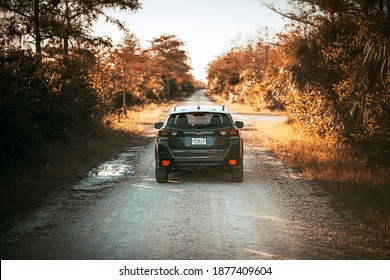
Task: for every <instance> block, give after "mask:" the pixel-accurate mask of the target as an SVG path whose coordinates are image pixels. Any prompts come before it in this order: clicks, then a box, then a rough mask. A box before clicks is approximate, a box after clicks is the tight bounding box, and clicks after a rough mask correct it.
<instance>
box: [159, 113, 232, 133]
mask: <svg viewBox="0 0 390 280" xmlns="http://www.w3.org/2000/svg"><path fill="white" fill-rule="evenodd" d="M167 127H169V128H184V129H185V128H210V129H213V128H230V127H232V121H231V118H230V117H229V116H228V115H226V114H218V113H204V112H194V113H186V114H174V115H171V116H170V117H169V119H168V123H167Z"/></svg>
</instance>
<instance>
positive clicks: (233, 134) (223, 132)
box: [219, 129, 240, 139]
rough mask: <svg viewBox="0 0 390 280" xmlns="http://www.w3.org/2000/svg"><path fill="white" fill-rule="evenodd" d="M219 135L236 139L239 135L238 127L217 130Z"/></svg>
mask: <svg viewBox="0 0 390 280" xmlns="http://www.w3.org/2000/svg"><path fill="white" fill-rule="evenodd" d="M219 134H221V136H226V137H229V139H237V138H238V137H239V136H240V131H239V130H238V129H228V130H219Z"/></svg>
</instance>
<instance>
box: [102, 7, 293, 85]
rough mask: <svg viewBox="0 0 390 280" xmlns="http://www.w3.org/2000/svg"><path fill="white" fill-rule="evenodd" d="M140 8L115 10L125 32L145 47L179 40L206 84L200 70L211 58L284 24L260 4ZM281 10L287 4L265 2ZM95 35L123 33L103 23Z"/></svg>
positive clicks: (118, 36)
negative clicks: (157, 40)
mask: <svg viewBox="0 0 390 280" xmlns="http://www.w3.org/2000/svg"><path fill="white" fill-rule="evenodd" d="M140 2H141V3H142V10H139V11H138V12H135V13H128V12H127V13H124V12H119V11H115V12H113V13H115V14H113V15H115V17H117V18H119V19H120V20H122V21H124V22H125V23H126V26H127V27H128V28H129V29H130V32H131V33H133V34H135V35H136V36H137V38H139V39H140V41H141V45H142V46H143V47H145V48H146V47H148V46H149V45H150V41H151V40H152V39H153V38H156V37H159V36H160V35H166V34H174V35H177V37H178V38H179V39H180V40H182V41H184V42H185V46H184V49H185V50H186V51H187V53H188V55H189V57H190V59H191V66H192V68H193V70H192V73H193V75H194V77H195V78H196V79H199V80H203V81H206V75H207V74H206V67H207V64H208V63H209V62H211V61H212V60H213V59H214V58H215V57H217V56H219V55H221V54H222V53H223V52H225V51H227V50H229V49H230V48H231V46H232V45H233V42H236V41H245V40H246V39H248V38H250V37H252V38H253V37H255V36H256V35H257V34H258V33H259V32H261V33H262V34H265V28H266V27H267V28H268V32H269V33H270V34H272V33H273V34H275V33H277V32H280V31H282V30H283V27H284V25H285V24H287V23H288V22H287V21H286V20H284V19H283V18H282V17H281V16H279V15H277V14H276V13H274V12H272V11H270V10H269V9H268V8H266V7H264V6H262V5H261V1H259V0H140ZM268 2H272V3H275V5H277V6H279V7H282V8H287V0H277V1H275V0H274V1H268ZM95 33H96V34H97V35H102V36H110V37H112V39H113V43H114V44H117V43H119V42H120V41H121V40H122V36H123V33H122V32H121V31H119V30H118V28H117V27H115V26H113V25H110V24H107V23H105V22H104V20H103V19H101V20H99V21H98V23H97V24H96V25H95Z"/></svg>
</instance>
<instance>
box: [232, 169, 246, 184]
mask: <svg viewBox="0 0 390 280" xmlns="http://www.w3.org/2000/svg"><path fill="white" fill-rule="evenodd" d="M243 180H244V168H243V167H242V166H239V167H234V168H233V169H232V182H238V183H241V182H242V181H243Z"/></svg>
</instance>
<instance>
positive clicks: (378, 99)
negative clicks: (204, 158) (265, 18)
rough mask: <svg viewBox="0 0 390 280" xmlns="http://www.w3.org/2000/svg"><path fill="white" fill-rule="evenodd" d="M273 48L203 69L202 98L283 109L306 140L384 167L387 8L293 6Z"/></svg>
mask: <svg viewBox="0 0 390 280" xmlns="http://www.w3.org/2000/svg"><path fill="white" fill-rule="evenodd" d="M290 2H291V4H292V7H293V10H292V11H281V10H280V9H279V8H278V7H275V6H274V5H273V4H270V3H263V4H264V5H265V6H267V7H268V8H270V9H272V10H273V11H275V12H276V13H279V14H282V15H283V16H284V17H286V18H289V19H291V20H292V22H293V24H291V25H290V26H289V27H288V28H287V30H286V31H285V32H284V33H283V34H279V38H278V40H277V41H275V40H274V41H271V40H267V36H259V37H258V38H255V39H252V40H251V41H249V42H248V43H247V44H246V45H242V46H234V47H232V48H231V49H230V50H229V51H227V52H226V53H224V54H222V55H221V56H219V57H217V58H216V59H215V60H214V61H212V62H211V63H210V64H209V67H208V92H209V94H220V95H223V96H225V97H226V98H230V99H231V100H232V101H236V102H245V103H250V104H252V105H253V106H255V107H257V108H258V109H264V108H268V109H271V110H275V109H282V110H283V109H285V110H287V112H288V113H289V121H290V122H291V123H295V124H297V125H298V126H299V127H300V128H301V129H304V130H305V131H306V132H308V133H312V134H316V135H320V136H323V137H324V138H325V137H333V138H336V142H338V143H339V147H338V148H339V150H340V151H342V150H343V149H344V148H345V147H347V146H348V147H350V148H352V150H353V151H354V152H356V153H357V154H360V155H365V158H366V160H367V161H368V162H371V164H373V165H374V166H375V165H376V164H389V159H390V94H389V89H390V78H389V72H390V29H389V26H390V1H388V0H353V1H352V0H337V1H333V0H295V1H290Z"/></svg>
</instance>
